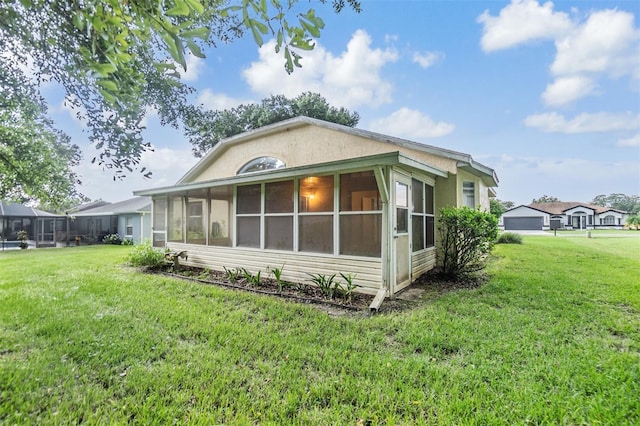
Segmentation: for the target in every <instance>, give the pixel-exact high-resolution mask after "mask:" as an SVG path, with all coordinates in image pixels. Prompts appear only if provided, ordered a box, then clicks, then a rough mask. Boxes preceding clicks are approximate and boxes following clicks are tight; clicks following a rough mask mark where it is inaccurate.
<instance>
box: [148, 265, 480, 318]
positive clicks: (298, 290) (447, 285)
mask: <svg viewBox="0 0 640 426" xmlns="http://www.w3.org/2000/svg"><path fill="white" fill-rule="evenodd" d="M146 272H150V273H159V274H162V275H165V276H171V277H175V278H181V279H186V280H190V281H196V282H199V283H203V284H209V285H217V286H221V287H225V288H230V289H235V290H242V291H250V292H252V293H258V294H265V295H269V296H274V297H281V298H285V299H288V300H292V301H295V302H298V303H304V304H313V305H314V306H316V307H318V308H320V309H322V310H324V311H326V312H328V313H329V314H331V315H334V316H344V315H348V314H370V311H369V306H370V305H371V302H372V301H373V298H374V296H372V295H367V294H360V293H353V294H352V295H351V299H350V300H347V299H346V298H345V297H344V296H343V295H340V294H338V295H335V296H334V297H333V298H329V297H328V296H327V295H326V294H325V293H323V292H322V290H321V289H320V288H319V287H317V286H315V285H312V284H306V283H290V282H286V283H284V284H283V286H282V289H278V284H277V281H276V280H275V279H273V278H270V277H261V279H260V284H257V285H256V284H252V283H250V282H249V281H248V280H247V279H246V278H239V279H237V280H235V281H233V282H231V281H229V279H228V276H227V274H226V273H225V272H222V271H215V270H209V269H203V268H197V267H193V266H180V269H179V270H178V271H173V269H172V267H171V266H167V267H164V268H161V269H154V270H147V271H146ZM486 282H487V277H486V276H485V275H483V274H478V275H474V276H467V277H464V278H462V279H457V280H453V279H450V278H448V277H445V276H443V275H442V274H440V273H439V272H438V271H437V270H433V271H431V272H427V273H426V274H423V275H422V276H421V277H419V278H418V279H417V280H416V281H414V283H413V284H411V286H409V287H408V288H407V290H408V289H422V290H424V291H425V292H426V293H428V294H429V295H430V297H428V298H427V299H432V298H433V297H434V296H435V297H438V296H441V295H444V294H447V293H450V292H454V291H458V290H464V289H474V288H478V287H480V286H482V285H483V284H485V283H486ZM400 294H401V293H399V294H398V295H397V296H400ZM416 305H417V302H415V301H407V300H402V298H400V297H397V298H394V299H391V298H387V299H385V301H384V302H383V303H382V305H381V307H380V309H379V311H378V313H391V312H401V311H405V310H409V309H413V308H415V307H416Z"/></svg>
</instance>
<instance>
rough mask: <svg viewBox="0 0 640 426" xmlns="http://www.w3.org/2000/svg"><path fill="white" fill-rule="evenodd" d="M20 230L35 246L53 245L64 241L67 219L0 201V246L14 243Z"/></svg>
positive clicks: (3, 246)
mask: <svg viewBox="0 0 640 426" xmlns="http://www.w3.org/2000/svg"><path fill="white" fill-rule="evenodd" d="M20 231H26V232H27V235H28V238H29V242H30V244H32V245H35V246H36V247H53V246H55V245H56V243H63V242H66V231H67V220H66V217H65V216H59V215H55V214H52V213H48V212H45V211H42V210H38V209H34V208H33V207H27V206H25V205H22V204H17V203H11V202H7V201H0V237H2V238H1V239H2V242H1V244H2V248H5V247H9V246H14V245H16V244H17V241H18V232H20Z"/></svg>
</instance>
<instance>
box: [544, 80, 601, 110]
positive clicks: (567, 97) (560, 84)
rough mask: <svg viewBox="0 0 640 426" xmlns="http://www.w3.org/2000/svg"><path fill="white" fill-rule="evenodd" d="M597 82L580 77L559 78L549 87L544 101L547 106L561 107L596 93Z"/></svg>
mask: <svg viewBox="0 0 640 426" xmlns="http://www.w3.org/2000/svg"><path fill="white" fill-rule="evenodd" d="M595 86H596V85H595V82H594V81H593V79H591V78H589V77H584V76H580V75H575V76H569V77H559V78H557V79H556V80H555V81H554V82H553V83H550V84H548V85H547V88H546V90H545V91H544V93H542V99H543V100H544V101H545V103H546V104H547V105H551V106H561V105H565V104H567V103H570V102H573V101H576V100H578V99H580V98H583V97H585V96H587V95H589V94H591V93H594V92H595V88H596V87H595Z"/></svg>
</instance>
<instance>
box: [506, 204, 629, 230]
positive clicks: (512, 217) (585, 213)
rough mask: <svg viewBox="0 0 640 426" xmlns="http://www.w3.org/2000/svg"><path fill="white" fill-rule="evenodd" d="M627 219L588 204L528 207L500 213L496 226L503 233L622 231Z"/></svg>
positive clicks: (615, 210) (614, 212)
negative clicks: (584, 230) (555, 230)
mask: <svg viewBox="0 0 640 426" xmlns="http://www.w3.org/2000/svg"><path fill="white" fill-rule="evenodd" d="M627 218H628V214H627V213H626V212H624V211H622V210H617V209H613V208H610V207H602V206H598V205H594V204H588V203H580V202H556V203H532V204H529V205H528V206H525V205H521V206H518V207H514V208H512V209H510V210H507V211H506V212H504V214H503V215H502V217H500V222H499V225H498V226H499V227H500V229H504V230H505V231H522V230H550V229H622V228H623V227H624V224H625V223H626V220H627Z"/></svg>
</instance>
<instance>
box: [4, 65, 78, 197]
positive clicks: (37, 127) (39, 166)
mask: <svg viewBox="0 0 640 426" xmlns="http://www.w3.org/2000/svg"><path fill="white" fill-rule="evenodd" d="M0 82H2V83H4V82H6V83H10V84H9V86H10V90H4V91H3V95H2V96H0V177H1V178H0V199H11V200H15V201H18V202H26V201H32V200H38V201H40V202H41V203H44V204H47V205H49V206H51V207H52V208H54V209H55V208H57V207H60V205H61V203H63V202H64V200H66V199H68V198H70V197H81V196H80V194H78V192H77V189H76V185H77V184H79V183H80V181H79V179H78V176H77V175H76V173H75V172H74V171H73V166H76V165H77V164H78V162H79V160H80V149H79V148H78V146H77V145H74V144H72V143H71V140H70V138H69V136H68V135H66V134H64V133H63V132H61V131H58V130H56V129H54V127H53V124H52V122H51V120H49V119H47V118H46V107H45V106H44V103H43V101H42V99H40V98H39V97H38V96H37V95H36V94H35V93H34V92H33V91H32V90H31V88H30V87H29V85H24V84H21V83H22V80H21V79H20V76H19V75H18V76H16V75H11V74H9V73H7V71H6V70H4V69H2V68H0Z"/></svg>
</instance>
